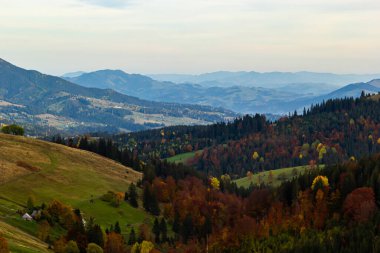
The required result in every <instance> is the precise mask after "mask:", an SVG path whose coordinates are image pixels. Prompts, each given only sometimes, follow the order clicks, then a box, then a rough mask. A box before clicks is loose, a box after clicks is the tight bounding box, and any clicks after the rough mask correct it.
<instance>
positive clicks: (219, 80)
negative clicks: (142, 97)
mask: <svg viewBox="0 0 380 253" xmlns="http://www.w3.org/2000/svg"><path fill="white" fill-rule="evenodd" d="M149 76H150V77H152V78H153V79H155V80H158V81H171V82H175V83H183V82H191V83H197V84H200V85H202V86H207V87H210V86H221V87H228V86H248V87H258V86H260V87H266V88H279V87H281V86H286V85H289V84H313V85H315V86H317V88H318V86H319V85H320V84H323V85H327V86H330V87H331V88H332V90H333V89H334V88H336V86H343V85H346V84H347V83H356V82H362V81H363V80H372V79H376V78H380V74H372V75H352V74H346V75H338V74H332V73H315V72H307V71H301V72H294V73H292V72H268V73H259V72H254V71H250V72H246V71H240V72H228V71H219V72H212V73H205V74H201V75H178V74H176V75H170V74H163V75H149ZM299 88H302V86H299ZM332 90H330V91H332ZM316 91H317V90H316Z"/></svg>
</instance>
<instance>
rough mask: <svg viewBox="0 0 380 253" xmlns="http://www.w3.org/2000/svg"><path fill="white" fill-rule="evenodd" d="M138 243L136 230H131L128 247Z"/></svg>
mask: <svg viewBox="0 0 380 253" xmlns="http://www.w3.org/2000/svg"><path fill="white" fill-rule="evenodd" d="M135 243H136V232H135V229H134V228H132V229H131V233H129V240H128V245H133V244H135Z"/></svg>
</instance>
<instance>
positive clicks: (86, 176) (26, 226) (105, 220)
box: [0, 134, 151, 236]
mask: <svg viewBox="0 0 380 253" xmlns="http://www.w3.org/2000/svg"><path fill="white" fill-rule="evenodd" d="M0 145H1V147H2V152H1V153H0V175H1V176H0V222H2V223H7V224H8V225H9V226H13V227H15V229H16V228H18V229H21V230H23V231H26V232H28V233H29V234H30V235H32V236H36V232H37V224H36V223H34V222H25V221H23V220H22V219H21V218H20V215H19V214H16V211H17V210H23V209H24V208H25V205H26V201H27V199H28V198H29V197H30V196H32V197H34V198H35V199H36V204H38V205H40V204H42V203H46V204H48V203H49V202H50V201H52V200H59V201H62V202H63V203H65V204H69V205H71V206H72V207H73V208H79V209H80V210H81V212H82V213H83V216H84V217H85V219H88V218H89V217H94V218H95V220H96V222H97V223H98V224H100V225H101V226H102V227H103V228H106V227H109V226H110V225H111V224H115V222H116V221H119V222H120V224H121V226H122V229H123V233H126V232H127V229H126V226H127V225H128V226H129V225H138V224H141V223H143V222H147V221H148V222H149V221H150V220H151V216H150V215H149V214H147V213H146V212H145V211H143V210H142V209H139V208H133V207H131V206H130V205H129V204H127V203H126V202H124V201H123V202H122V203H121V205H120V206H119V207H118V208H116V207H113V206H112V205H110V204H109V203H107V202H104V201H102V200H100V199H99V198H100V197H101V196H102V195H104V194H105V193H107V192H108V191H114V192H125V191H127V189H128V186H129V184H130V183H132V182H134V183H136V182H137V181H138V180H140V179H141V178H142V174H141V173H139V172H136V171H134V170H132V169H130V168H128V167H124V166H122V165H121V164H119V163H116V162H114V161H112V160H110V159H107V158H104V157H102V156H99V155H96V154H94V153H90V152H87V151H82V150H78V149H74V148H69V147H66V146H63V145H58V144H54V143H49V142H44V141H40V140H36V139H32V138H25V137H17V136H11V135H4V134H0ZM2 223H0V227H3V226H2ZM3 229H4V227H3Z"/></svg>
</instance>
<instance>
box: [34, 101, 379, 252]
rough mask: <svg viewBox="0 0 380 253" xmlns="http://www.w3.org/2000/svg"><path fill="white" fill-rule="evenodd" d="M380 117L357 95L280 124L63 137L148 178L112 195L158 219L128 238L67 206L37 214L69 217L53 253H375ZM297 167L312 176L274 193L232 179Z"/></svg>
mask: <svg viewBox="0 0 380 253" xmlns="http://www.w3.org/2000/svg"><path fill="white" fill-rule="evenodd" d="M379 109H380V102H379V101H378V100H375V99H373V98H372V97H370V96H365V95H362V96H361V97H360V98H358V99H352V98H345V99H336V100H329V101H326V102H323V103H322V104H318V105H313V106H312V107H311V108H309V109H307V110H306V109H305V110H304V112H303V113H302V115H298V114H297V112H295V113H293V114H292V115H289V116H288V117H283V118H281V119H279V120H278V121H275V122H269V121H266V119H265V117H264V116H261V115H255V116H244V117H242V118H238V119H236V120H235V121H233V122H230V123H227V124H225V123H219V124H214V125H210V126H189V127H184V126H179V127H170V128H163V129H157V130H150V131H143V132H138V133H133V134H125V135H117V136H108V137H105V136H102V137H95V136H94V135H87V136H76V137H72V138H61V137H60V136H56V137H54V139H53V141H54V142H56V143H60V144H64V145H69V146H71V147H74V148H79V149H84V150H88V151H91V152H95V153H98V154H100V155H103V156H106V157H109V158H111V159H113V160H116V161H118V162H120V163H122V164H124V165H127V166H130V167H132V168H134V169H135V170H139V171H142V172H143V174H144V177H143V180H142V181H140V182H139V183H138V184H137V185H136V186H134V185H132V186H131V187H130V189H129V191H128V192H126V193H121V194H119V193H118V194H116V193H115V194H114V193H109V194H108V195H107V196H105V198H108V199H110V200H109V201H114V199H116V200H117V199H118V201H127V202H129V203H130V204H131V205H132V206H134V207H136V208H137V206H138V205H139V203H142V207H143V208H144V209H145V210H146V211H147V212H149V213H151V214H152V215H153V216H154V217H156V218H155V220H154V223H153V224H152V226H151V227H149V226H148V227H147V226H146V225H144V224H143V225H141V226H140V227H136V228H132V229H131V230H130V231H129V232H128V236H122V235H121V234H120V230H121V229H120V226H119V224H118V223H116V224H115V226H112V227H111V228H106V229H104V228H100V227H99V226H98V225H96V224H93V222H91V223H90V225H87V226H84V225H80V224H82V223H80V222H79V223H78V222H77V221H78V220H81V213H80V210H75V211H74V212H73V213H70V215H68V214H64V213H60V212H62V210H68V208H64V206H65V205H64V204H62V203H51V204H49V205H48V206H44V207H41V210H42V214H44V215H41V221H40V222H45V221H46V222H48V223H49V224H50V225H54V223H57V222H58V223H59V222H62V220H65V219H66V218H67V217H70V219H68V221H67V224H66V223H62V224H61V226H66V227H65V228H66V229H67V235H66V236H63V237H62V238H61V239H59V240H58V241H55V242H52V244H53V245H55V246H54V249H58V248H60V247H61V249H62V251H58V250H56V252H68V251H64V250H66V249H67V247H68V245H71V246H72V247H74V248H75V247H77V248H78V250H79V251H78V252H89V250H88V247H89V245H90V244H91V243H93V244H96V245H97V246H99V251H94V252H103V251H104V252H116V253H118V252H215V253H216V252H380V212H379V208H378V207H379V204H380V154H379V152H380V138H379V137H380V133H379V128H380V123H379V122H380V110H379ZM192 150H202V153H201V155H199V156H195V157H194V158H193V159H191V163H190V164H187V165H185V164H181V163H179V164H176V163H170V162H168V161H167V160H166V158H167V157H169V156H171V155H174V154H177V153H183V152H188V151H192ZM322 164H323V165H324V166H318V165H322ZM296 165H309V168H308V169H307V171H306V172H305V173H304V174H295V175H294V176H293V178H291V179H290V180H288V181H284V182H282V183H281V185H280V186H279V187H273V186H272V185H270V184H264V183H262V184H260V185H257V186H254V185H251V186H250V187H249V188H243V187H238V186H237V185H236V183H235V182H234V181H233V179H234V178H237V177H240V176H245V175H246V173H247V172H251V173H256V172H259V171H265V170H275V169H278V168H283V167H286V166H296ZM57 205H58V206H59V205H61V207H56V206H57ZM62 206H63V207H62ZM52 212H53V213H52ZM54 212H58V213H54ZM94 230H96V231H95V232H94ZM95 234H98V236H97V237H96V235H95ZM102 234H103V235H104V234H105V236H101V235H102ZM95 237H96V238H97V239H94V238H95ZM94 247H95V246H94ZM70 252H74V251H70ZM91 252H92V251H91Z"/></svg>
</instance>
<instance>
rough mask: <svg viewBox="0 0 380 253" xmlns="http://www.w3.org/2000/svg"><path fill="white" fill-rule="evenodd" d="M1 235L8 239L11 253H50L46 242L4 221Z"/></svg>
mask: <svg viewBox="0 0 380 253" xmlns="http://www.w3.org/2000/svg"><path fill="white" fill-rule="evenodd" d="M0 234H1V235H2V236H3V237H4V238H6V239H7V241H8V245H9V249H10V251H11V252H25V253H38V252H50V251H48V250H47V247H48V246H47V244H45V243H44V242H41V241H40V240H38V239H37V238H35V237H33V236H31V235H29V234H27V233H25V232H23V231H21V230H20V229H18V228H16V227H14V226H11V225H9V224H7V223H5V222H2V221H0Z"/></svg>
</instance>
